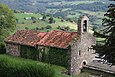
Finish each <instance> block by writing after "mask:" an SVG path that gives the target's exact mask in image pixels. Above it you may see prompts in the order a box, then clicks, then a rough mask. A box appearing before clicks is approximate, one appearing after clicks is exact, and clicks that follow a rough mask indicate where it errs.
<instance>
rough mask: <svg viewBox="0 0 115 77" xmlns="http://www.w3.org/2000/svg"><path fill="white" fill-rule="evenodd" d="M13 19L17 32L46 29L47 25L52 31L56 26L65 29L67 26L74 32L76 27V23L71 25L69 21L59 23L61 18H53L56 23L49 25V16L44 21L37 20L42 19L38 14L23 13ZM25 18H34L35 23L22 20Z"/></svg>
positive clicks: (16, 14)
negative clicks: (15, 19)
mask: <svg viewBox="0 0 115 77" xmlns="http://www.w3.org/2000/svg"><path fill="white" fill-rule="evenodd" d="M15 17H16V18H17V19H18V23H17V26H16V29H17V30H22V29H25V28H28V29H36V28H41V27H46V26H47V25H50V26H51V27H52V30H53V29H57V27H58V26H60V27H63V26H64V27H67V26H69V27H70V28H71V29H74V30H76V29H77V28H76V27H77V25H76V23H72V22H69V21H66V20H64V19H63V20H64V21H63V22H62V21H61V18H56V17H55V18H54V17H53V19H54V20H55V21H56V22H55V23H52V24H50V23H49V22H48V21H49V20H48V19H49V18H50V17H49V16H47V18H46V20H45V21H43V20H39V18H40V17H43V16H42V15H40V14H24V13H15ZM27 17H35V18H36V20H35V21H36V22H35V23H33V20H25V19H24V18H27ZM43 31H47V30H46V29H44V30H43Z"/></svg>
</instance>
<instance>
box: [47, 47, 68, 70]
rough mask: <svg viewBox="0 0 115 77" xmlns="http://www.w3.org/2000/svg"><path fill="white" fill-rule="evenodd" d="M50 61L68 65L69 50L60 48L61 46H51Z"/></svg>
mask: <svg viewBox="0 0 115 77" xmlns="http://www.w3.org/2000/svg"><path fill="white" fill-rule="evenodd" d="M48 58H49V60H48V61H49V63H51V64H55V65H60V66H64V67H66V68H67V66H68V59H69V56H68V50H66V49H59V48H50V49H49V57H48Z"/></svg>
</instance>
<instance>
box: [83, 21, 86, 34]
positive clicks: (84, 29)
mask: <svg viewBox="0 0 115 77" xmlns="http://www.w3.org/2000/svg"><path fill="white" fill-rule="evenodd" d="M83 31H84V32H87V20H85V21H84V22H83Z"/></svg>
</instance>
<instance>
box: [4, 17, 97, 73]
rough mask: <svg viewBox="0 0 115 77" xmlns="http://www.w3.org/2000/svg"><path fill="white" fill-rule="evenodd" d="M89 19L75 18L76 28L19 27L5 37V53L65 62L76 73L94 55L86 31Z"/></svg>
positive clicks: (91, 43)
mask: <svg viewBox="0 0 115 77" xmlns="http://www.w3.org/2000/svg"><path fill="white" fill-rule="evenodd" d="M88 23H89V19H88V17H87V16H82V17H80V18H79V19H78V32H66V31H58V30H53V31H50V32H39V31H34V30H20V31H17V32H16V33H14V34H13V35H11V36H9V37H7V38H6V39H5V43H6V53H7V54H9V55H12V56H21V57H24V58H30V59H34V60H38V61H42V62H46V63H51V64H56V65H60V66H65V67H66V68H67V69H68V74H70V75H75V74H79V73H80V71H81V68H82V67H83V65H86V64H87V63H89V62H91V61H92V60H93V58H94V57H95V51H94V50H93V49H92V45H95V43H96V40H95V38H94V37H93V36H92V35H91V34H90V33H89V24H88Z"/></svg>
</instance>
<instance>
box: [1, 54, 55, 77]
mask: <svg viewBox="0 0 115 77" xmlns="http://www.w3.org/2000/svg"><path fill="white" fill-rule="evenodd" d="M54 75H55V73H54V70H53V68H52V67H51V65H48V64H43V63H40V62H37V61H32V60H25V59H19V58H13V57H9V56H6V55H0V76H1V77H54Z"/></svg>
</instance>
